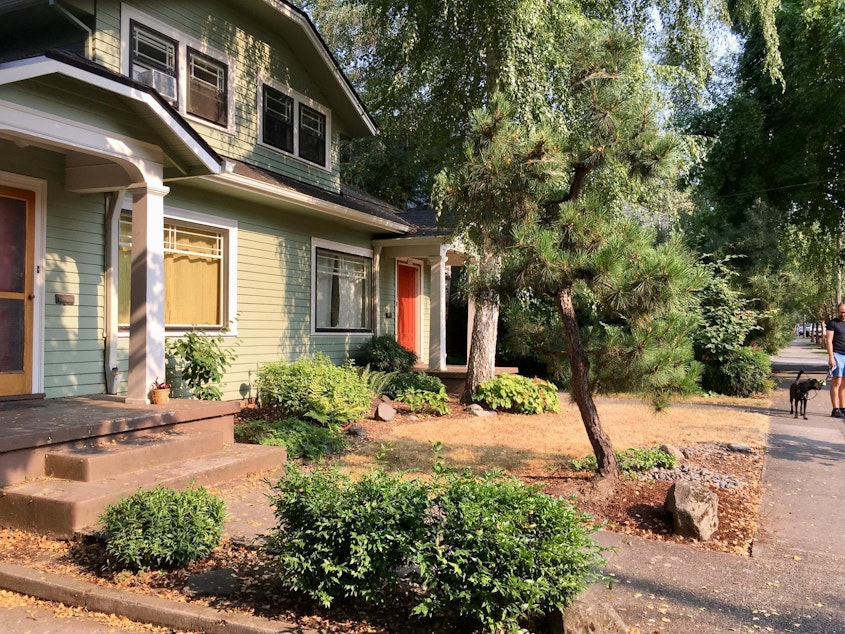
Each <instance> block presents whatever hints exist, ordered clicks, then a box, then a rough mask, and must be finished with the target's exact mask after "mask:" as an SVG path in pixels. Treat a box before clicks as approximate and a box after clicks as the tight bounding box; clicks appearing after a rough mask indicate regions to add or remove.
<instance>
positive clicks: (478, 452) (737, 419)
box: [336, 396, 769, 473]
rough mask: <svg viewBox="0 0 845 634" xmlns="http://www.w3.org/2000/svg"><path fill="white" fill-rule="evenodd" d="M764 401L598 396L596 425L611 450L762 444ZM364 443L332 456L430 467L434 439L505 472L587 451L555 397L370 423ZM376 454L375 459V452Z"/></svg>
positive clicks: (570, 407) (466, 461)
mask: <svg viewBox="0 0 845 634" xmlns="http://www.w3.org/2000/svg"><path fill="white" fill-rule="evenodd" d="M768 406H769V400H768V399H719V400H716V399H698V400H697V402H695V403H694V404H693V403H689V404H686V403H682V404H676V405H673V406H672V407H670V408H668V409H667V410H665V411H662V412H655V411H654V410H653V409H652V408H651V406H649V405H648V404H646V403H643V402H641V401H637V400H634V399H630V398H619V397H615V398H600V399H599V400H598V401H597V407H598V411H599V416H600V417H601V423H602V427H603V428H604V430H605V432H606V433H607V435H608V436H609V437H610V439H611V441H612V443H613V447H614V449H615V450H616V451H621V450H623V449H626V448H628V447H649V446H654V445H660V444H663V443H668V444H672V445H675V446H678V447H683V446H688V445H694V444H698V443H732V442H733V443H744V444H747V445H750V446H751V447H753V448H755V449H761V448H763V447H764V445H765V436H766V433H767V431H768V416H767V415H766V414H765V413H763V412H765V411H766V410H767V409H768ZM364 426H365V428H366V429H367V433H368V436H369V438H370V439H371V440H373V441H375V442H367V443H366V444H364V445H362V446H361V447H358V448H357V449H355V450H353V451H351V452H349V453H346V454H345V455H343V456H341V457H339V458H338V459H337V461H336V462H337V463H338V464H339V465H340V466H343V467H346V468H348V469H350V470H352V471H358V470H369V469H370V468H371V467H372V466H373V464H374V463H375V461H376V459H377V458H379V459H380V460H381V462H382V464H383V465H384V467H385V468H387V469H397V470H403V471H410V472H422V473H425V472H428V471H430V467H431V463H432V459H433V455H434V450H433V446H434V444H435V443H438V442H439V443H441V444H442V445H443V450H442V453H441V456H442V458H443V459H444V462H445V463H446V464H448V465H450V466H453V467H471V468H473V469H474V470H480V471H485V470H490V469H503V470H505V471H508V472H516V471H524V470H531V471H533V470H536V469H538V468H549V469H551V468H555V467H557V466H560V465H561V463H562V461H565V460H567V459H571V458H583V457H584V456H586V455H588V454H590V453H592V449H591V447H590V443H589V440H588V438H587V435H586V432H585V430H584V425H583V423H582V422H581V417H580V414H579V412H578V408H577V407H576V406H575V404H574V403H571V402H570V401H569V397H568V396H562V397H561V411H560V413H559V414H547V415H542V416H520V415H516V414H500V415H499V416H496V417H485V418H475V417H470V416H468V415H467V414H466V412H464V411H463V409H462V408H460V407H457V406H455V407H453V413H452V414H451V415H450V416H446V417H420V418H418V419H416V420H413V419H411V420H408V417H407V416H403V415H400V416H398V417H397V421H396V422H393V423H384V422H377V421H372V420H368V421H366V422H365V423H364ZM379 454H381V456H379Z"/></svg>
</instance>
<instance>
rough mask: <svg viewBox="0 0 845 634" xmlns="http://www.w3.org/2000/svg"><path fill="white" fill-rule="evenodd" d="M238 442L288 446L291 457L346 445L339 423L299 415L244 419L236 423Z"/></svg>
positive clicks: (312, 456) (307, 456)
mask: <svg viewBox="0 0 845 634" xmlns="http://www.w3.org/2000/svg"><path fill="white" fill-rule="evenodd" d="M235 442H242V443H251V444H254V445H269V446H272V447H285V448H286V449H287V452H288V457H289V458H304V459H305V460H310V461H314V460H319V459H320V458H322V457H323V456H326V455H329V454H331V453H334V452H336V451H341V450H342V449H345V448H346V436H345V435H344V433H343V430H342V429H341V427H340V426H339V425H329V426H328V427H321V426H319V425H315V424H314V422H308V421H303V420H299V419H297V418H285V419H282V420H267V419H262V418H259V419H253V420H244V421H242V422H239V423H237V424H236V425H235Z"/></svg>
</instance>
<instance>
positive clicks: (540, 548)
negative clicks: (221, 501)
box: [267, 465, 604, 632]
mask: <svg viewBox="0 0 845 634" xmlns="http://www.w3.org/2000/svg"><path fill="white" fill-rule="evenodd" d="M272 504H273V506H274V508H275V513H276V518H277V521H278V524H277V526H276V528H275V529H274V531H273V532H272V533H271V534H270V536H269V539H268V542H267V550H268V553H269V554H270V556H271V557H272V558H273V559H274V561H275V562H276V564H277V565H278V566H279V569H278V574H279V577H280V580H281V582H282V585H283V586H284V587H286V588H287V589H290V590H294V591H298V592H304V593H306V594H308V595H309V596H311V597H313V598H314V599H316V600H318V601H320V602H321V603H322V604H323V605H325V606H330V605H331V604H332V603H333V602H334V601H335V600H337V599H341V598H354V597H360V598H362V599H363V600H364V601H365V602H368V603H377V604H386V603H388V602H389V601H391V600H392V599H393V598H394V597H395V596H396V592H397V591H399V589H400V584H399V581H398V578H397V569H398V568H399V567H400V566H405V567H406V568H407V569H409V570H410V571H411V572H410V573H409V575H408V579H407V582H409V583H412V584H413V585H414V587H415V588H417V589H418V590H417V591H416V594H414V595H413V596H414V597H415V598H416V600H417V605H416V606H415V608H414V609H413V612H414V613H415V614H417V615H420V616H423V617H431V618H434V619H441V620H445V621H448V622H450V623H453V624H456V625H457V629H459V631H475V629H476V628H478V627H479V626H482V627H483V628H484V630H485V631H490V632H500V631H515V630H516V628H517V622H518V621H519V620H521V619H524V618H527V617H530V616H533V615H541V614H545V613H547V612H549V611H550V610H551V609H552V608H557V609H561V610H562V609H563V608H565V607H566V606H567V605H569V604H570V603H571V602H572V600H573V599H574V598H575V597H576V596H577V595H578V594H579V593H580V592H581V591H583V590H584V589H585V588H586V586H587V584H589V583H590V582H592V581H593V580H595V579H596V573H595V571H596V570H597V569H599V567H600V566H601V565H602V564H603V563H604V562H603V561H602V558H601V556H600V552H601V549H600V548H599V547H598V546H597V545H596V544H595V543H594V542H593V541H592V540H591V539H590V535H591V534H592V532H594V530H595V526H593V525H592V523H591V521H590V517H589V516H587V515H584V514H582V513H580V512H578V511H577V510H576V509H575V508H574V507H573V506H572V505H571V504H570V503H568V502H567V501H565V500H561V499H559V498H555V497H552V496H548V495H545V494H543V493H541V492H540V491H539V489H538V488H537V487H532V486H528V485H525V484H523V483H521V482H519V481H518V480H515V479H511V478H503V477H500V476H498V475H487V476H484V477H477V476H475V475H473V474H471V473H470V472H469V471H466V472H463V473H460V474H454V473H451V472H448V471H446V470H445V469H443V468H442V467H441V466H439V465H438V468H437V473H436V476H435V478H434V479H433V480H431V481H421V480H405V479H403V478H402V477H401V476H400V475H388V474H385V473H384V472H381V471H375V472H373V473H371V474H370V475H368V476H365V477H364V478H362V479H360V480H358V481H352V480H351V479H350V478H348V477H347V476H344V475H342V474H340V473H339V472H337V471H336V470H329V469H316V470H314V471H312V472H310V473H305V472H303V471H300V470H298V469H297V468H295V467H294V468H291V469H290V471H289V472H288V473H287V474H286V475H285V476H284V477H283V478H282V479H281V480H280V481H279V482H278V483H277V484H276V485H275V486H274V496H273V498H272ZM409 564H416V567H415V566H413V565H411V566H409Z"/></svg>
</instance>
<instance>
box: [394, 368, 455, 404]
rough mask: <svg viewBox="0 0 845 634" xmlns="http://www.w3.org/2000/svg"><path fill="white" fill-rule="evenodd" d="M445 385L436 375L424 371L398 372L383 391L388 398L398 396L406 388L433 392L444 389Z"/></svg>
mask: <svg viewBox="0 0 845 634" xmlns="http://www.w3.org/2000/svg"><path fill="white" fill-rule="evenodd" d="M445 389H446V386H445V385H443V381H441V380H440V379H439V378H437V377H436V376H433V375H431V374H426V373H425V372H399V373H397V374H395V375H393V378H392V379H391V380H390V382H389V383H388V384H387V386H386V387H385V390H384V393H385V394H387V395H388V396H389V397H390V398H399V396H400V395H401V394H404V393H405V392H407V391H408V390H419V391H421V392H434V393H435V394H436V393H438V392H440V390H445Z"/></svg>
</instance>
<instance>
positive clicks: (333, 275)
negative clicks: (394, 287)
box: [313, 246, 373, 332]
mask: <svg viewBox="0 0 845 634" xmlns="http://www.w3.org/2000/svg"><path fill="white" fill-rule="evenodd" d="M314 268H315V273H314V293H313V301H314V310H313V314H314V331H315V332H371V330H372V302H371V297H372V270H373V259H372V257H369V256H366V255H358V254H355V253H345V252H342V251H336V250H333V249H328V248H324V247H320V246H316V247H315V248H314Z"/></svg>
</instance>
